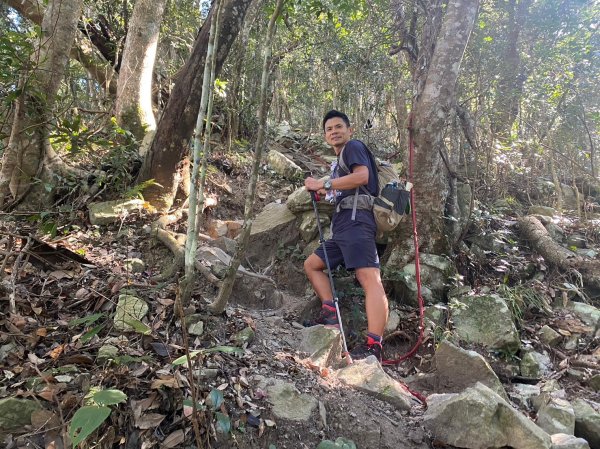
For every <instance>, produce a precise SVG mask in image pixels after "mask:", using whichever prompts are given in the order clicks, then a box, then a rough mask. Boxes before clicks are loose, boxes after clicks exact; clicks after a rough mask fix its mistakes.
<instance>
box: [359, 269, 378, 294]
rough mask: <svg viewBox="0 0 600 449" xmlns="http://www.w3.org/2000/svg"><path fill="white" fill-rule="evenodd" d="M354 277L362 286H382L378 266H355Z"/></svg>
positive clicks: (365, 287)
mask: <svg viewBox="0 0 600 449" xmlns="http://www.w3.org/2000/svg"><path fill="white" fill-rule="evenodd" d="M356 279H358V282H360V285H361V286H362V287H363V288H364V289H367V288H372V287H375V286H380V285H381V286H382V288H383V284H382V282H381V274H380V272H379V268H374V267H368V268H357V269H356Z"/></svg>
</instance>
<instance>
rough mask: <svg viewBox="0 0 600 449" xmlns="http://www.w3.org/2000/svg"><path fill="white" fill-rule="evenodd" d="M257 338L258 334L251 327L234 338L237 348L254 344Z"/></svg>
mask: <svg viewBox="0 0 600 449" xmlns="http://www.w3.org/2000/svg"><path fill="white" fill-rule="evenodd" d="M255 337H256V332H254V329H252V328H251V327H250V326H248V327H245V328H244V329H242V330H241V331H239V332H238V333H237V334H235V335H234V336H233V342H234V343H235V344H236V345H237V346H243V345H244V344H250V343H252V342H253V341H254V338H255Z"/></svg>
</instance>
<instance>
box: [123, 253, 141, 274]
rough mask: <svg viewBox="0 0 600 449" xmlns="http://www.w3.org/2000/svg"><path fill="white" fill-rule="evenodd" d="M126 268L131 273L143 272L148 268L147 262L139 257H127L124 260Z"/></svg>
mask: <svg viewBox="0 0 600 449" xmlns="http://www.w3.org/2000/svg"><path fill="white" fill-rule="evenodd" d="M124 265H125V270H127V271H128V272H130V273H141V272H142V271H144V270H145V269H146V264H145V263H144V261H143V260H142V259H138V258H137V257H134V258H131V259H125V262H124Z"/></svg>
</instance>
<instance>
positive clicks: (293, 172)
mask: <svg viewBox="0 0 600 449" xmlns="http://www.w3.org/2000/svg"><path fill="white" fill-rule="evenodd" d="M267 160H268V162H269V165H270V166H271V168H272V169H273V170H274V171H275V173H277V174H278V175H279V176H282V177H284V178H287V179H290V180H294V179H302V175H303V172H302V168H300V167H299V166H298V164H296V163H295V162H294V161H293V160H291V159H290V158H289V157H287V156H285V155H283V154H281V153H280V152H279V151H275V150H270V151H269V154H267Z"/></svg>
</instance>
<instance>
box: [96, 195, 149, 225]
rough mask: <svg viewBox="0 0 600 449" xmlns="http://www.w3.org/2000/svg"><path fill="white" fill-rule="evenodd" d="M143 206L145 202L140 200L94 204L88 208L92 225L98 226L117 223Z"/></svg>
mask: <svg viewBox="0 0 600 449" xmlns="http://www.w3.org/2000/svg"><path fill="white" fill-rule="evenodd" d="M143 206H144V201H142V200H139V199H134V200H115V201H105V202H102V203H92V204H90V205H89V206H88V209H89V213H90V223H91V224H92V225H98V226H102V225H107V224H110V223H115V222H117V221H119V220H121V218H122V217H125V216H127V215H128V214H130V213H131V212H134V211H138V210H140V209H141V208H142V207H143Z"/></svg>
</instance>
